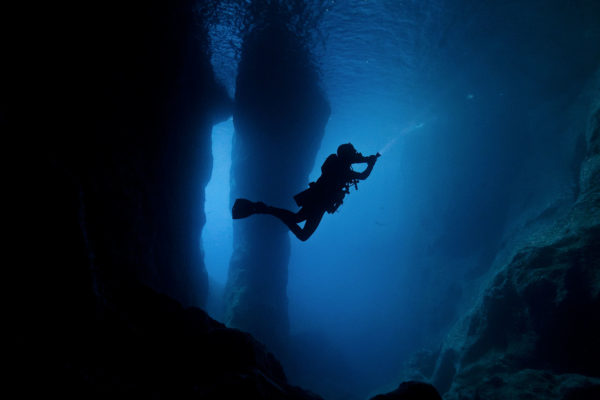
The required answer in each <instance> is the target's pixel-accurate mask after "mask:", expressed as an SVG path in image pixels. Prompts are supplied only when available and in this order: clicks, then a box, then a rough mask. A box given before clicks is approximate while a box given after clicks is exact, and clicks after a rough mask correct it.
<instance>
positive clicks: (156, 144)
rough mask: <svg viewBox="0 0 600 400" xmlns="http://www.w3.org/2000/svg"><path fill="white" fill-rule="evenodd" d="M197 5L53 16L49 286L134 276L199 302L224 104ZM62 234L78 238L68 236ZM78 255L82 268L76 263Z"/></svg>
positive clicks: (46, 163)
mask: <svg viewBox="0 0 600 400" xmlns="http://www.w3.org/2000/svg"><path fill="white" fill-rule="evenodd" d="M193 4H194V3H193V2H192V1H187V2H181V3H178V4H177V5H165V4H162V3H159V2H149V3H144V4H139V5H135V4H131V5H127V6H123V5H120V4H119V5H117V4H116V3H115V4H112V3H110V2H108V3H103V4H102V5H96V6H94V7H93V8H91V7H90V8H89V9H88V8H87V7H85V6H82V7H81V9H79V10H73V12H76V13H79V14H78V15H79V17H78V18H73V19H69V20H62V19H60V17H57V18H58V19H57V22H56V24H57V25H60V24H61V21H62V24H63V25H62V28H63V29H64V32H63V31H60V30H56V29H55V30H52V35H56V37H52V38H49V39H48V42H51V43H52V44H54V48H51V49H48V50H47V51H48V55H52V58H51V60H52V61H51V63H53V65H51V66H50V67H49V69H48V70H42V71H40V77H39V79H40V81H43V82H42V84H43V90H41V91H40V96H39V97H38V98H37V100H38V101H39V102H40V108H41V110H40V111H39V112H40V113H41V117H40V120H42V119H43V120H44V122H43V123H42V124H40V127H41V128H42V129H43V130H42V131H41V132H43V135H41V146H40V148H41V149H42V151H43V154H42V157H43V158H42V160H43V162H42V164H43V165H41V166H40V168H39V171H38V175H37V177H36V179H35V182H36V185H39V186H38V187H37V189H38V190H39V193H43V194H44V196H43V200H42V201H41V204H40V205H38V207H37V208H36V212H37V211H38V210H40V208H41V210H40V214H42V216H41V219H40V220H39V222H38V224H37V225H38V226H39V227H40V231H38V234H39V235H40V237H43V238H44V240H43V242H44V243H42V247H43V249H44V252H46V257H45V261H44V263H45V264H46V265H47V268H48V270H52V272H53V274H55V275H53V276H51V282H57V283H58V284H59V286H58V287H57V288H56V290H59V291H62V290H64V288H61V287H60V285H62V284H63V282H70V281H71V279H72V277H73V276H75V275H76V274H78V273H81V270H82V269H87V271H86V273H87V274H88V275H90V279H92V280H93V281H94V282H95V285H96V287H95V290H102V288H101V287H102V286H103V285H105V284H107V283H109V282H110V284H118V283H119V282H121V281H123V280H129V281H137V282H141V283H144V284H146V285H148V286H150V287H152V288H154V289H156V290H158V291H160V292H163V293H166V294H168V295H170V296H171V297H173V298H175V299H177V300H179V301H181V302H183V303H184V304H194V305H202V304H203V303H204V299H205V297H206V292H207V277H206V271H205V269H204V265H203V260H202V254H201V250H200V245H199V243H200V233H201V229H202V226H203V224H204V211H203V202H204V186H205V185H206V183H207V181H208V178H209V176H210V168H211V164H212V157H211V153H210V152H211V148H210V131H211V127H212V124H213V123H215V122H217V121H218V120H219V119H222V118H225V117H227V115H228V114H230V112H231V107H230V105H229V103H230V100H228V98H227V96H226V94H225V92H224V90H223V89H222V88H221V87H219V86H218V85H217V84H216V82H215V80H214V78H213V72H212V68H211V66H210V63H209V56H208V54H207V52H206V47H205V43H203V40H204V39H202V37H203V35H204V32H203V29H204V28H203V27H202V24H201V23H198V22H197V21H195V20H194V14H193V12H192V10H193ZM66 11H67V10H65V12H66ZM59 13H60V12H59ZM65 15H66V14H65ZM48 45H49V46H50V43H48ZM38 115H39V114H38ZM38 121H39V120H38ZM40 127H38V126H32V127H31V128H30V130H31V131H34V130H35V131H36V132H40ZM66 232H69V234H70V235H73V236H79V237H80V238H79V239H78V240H77V241H75V240H65V239H64V237H63V236H64V235H65V234H66ZM76 251H77V252H81V253H82V254H84V255H85V256H84V257H85V259H86V261H85V262H84V263H80V262H79V261H81V260H78V261H77V263H75V264H76V265H71V264H70V262H68V261H67V260H68V258H69V257H70V255H72V254H74V253H75V252H76ZM57 266H60V267H57Z"/></svg>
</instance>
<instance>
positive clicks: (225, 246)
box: [202, 118, 234, 320]
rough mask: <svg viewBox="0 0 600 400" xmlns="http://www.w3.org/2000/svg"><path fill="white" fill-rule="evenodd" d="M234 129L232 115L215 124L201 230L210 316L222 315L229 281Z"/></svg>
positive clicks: (231, 238) (231, 237)
mask: <svg viewBox="0 0 600 400" xmlns="http://www.w3.org/2000/svg"><path fill="white" fill-rule="evenodd" d="M233 132H234V129H233V119H232V118H229V119H228V120H226V121H224V122H221V123H219V124H217V125H215V126H214V127H213V130H212V156H213V167H212V173H211V177H210V181H209V182H208V185H207V186H206V189H205V190H206V192H205V193H206V198H205V205H204V211H205V214H206V224H205V225H204V229H203V231H202V247H203V249H204V263H205V265H206V270H207V272H208V277H209V298H208V304H207V309H208V312H209V313H210V314H211V316H212V317H213V318H215V319H218V320H221V319H222V297H223V288H224V286H225V282H226V281H227V271H228V269H229V259H230V258H231V252H232V248H233V226H232V219H231V208H230V206H229V191H230V185H229V175H230V170H231V146H232V141H233Z"/></svg>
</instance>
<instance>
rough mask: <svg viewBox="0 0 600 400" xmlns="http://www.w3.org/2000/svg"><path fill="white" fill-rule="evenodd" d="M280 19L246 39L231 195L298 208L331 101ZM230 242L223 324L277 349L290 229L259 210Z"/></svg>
mask: <svg viewBox="0 0 600 400" xmlns="http://www.w3.org/2000/svg"><path fill="white" fill-rule="evenodd" d="M280 18H282V16H281V15H279V14H275V16H274V17H273V16H272V15H271V16H270V17H269V18H268V19H266V20H264V21H263V25H262V26H259V27H257V28H255V29H254V30H253V31H251V32H250V33H249V34H248V35H247V36H246V37H245V38H244V43H243V46H242V54H241V60H240V64H239V67H238V77H237V85H236V93H235V111H234V115H233V120H234V126H235V130H236V134H235V141H234V148H233V155H232V175H231V198H232V200H234V199H235V198H238V197H244V198H248V199H251V200H254V201H258V200H260V201H264V202H265V203H267V204H270V205H274V206H277V207H284V208H288V209H294V207H295V204H294V203H293V195H294V194H296V193H298V192H300V191H301V190H303V189H304V188H305V187H306V184H307V181H308V173H309V172H310V170H311V168H312V166H313V163H314V159H315V156H316V152H317V150H318V148H319V144H320V141H321V138H322V136H323V131H324V127H325V123H326V122H327V119H328V117H329V106H328V103H327V101H326V100H325V98H324V97H323V94H322V92H321V90H320V87H319V80H318V74H317V71H316V68H315V66H314V65H313V63H312V61H311V57H310V54H309V50H308V48H307V47H306V45H305V43H303V42H302V41H301V40H300V39H299V38H298V36H296V35H295V33H294V32H292V31H291V30H290V29H289V28H288V27H287V26H286V24H285V21H282V20H281V19H280ZM233 240H234V252H233V256H232V259H231V264H230V270H229V279H228V283H227V288H226V308H227V311H226V317H225V321H226V323H227V325H230V326H233V327H236V328H240V329H243V330H246V331H249V332H250V333H252V334H253V335H255V336H256V337H257V338H258V339H259V340H261V341H264V342H265V343H266V344H267V345H268V346H269V348H271V349H273V351H275V352H276V353H277V352H280V351H281V350H282V349H283V347H284V343H285V340H286V337H287V334H288V310H287V294H286V289H287V264H288V260H289V254H290V242H289V236H288V231H287V228H286V227H285V226H284V225H283V224H282V223H281V222H280V221H278V220H276V219H274V218H272V217H268V216H263V215H257V216H253V217H251V218H247V219H245V220H240V221H235V224H234V239H233Z"/></svg>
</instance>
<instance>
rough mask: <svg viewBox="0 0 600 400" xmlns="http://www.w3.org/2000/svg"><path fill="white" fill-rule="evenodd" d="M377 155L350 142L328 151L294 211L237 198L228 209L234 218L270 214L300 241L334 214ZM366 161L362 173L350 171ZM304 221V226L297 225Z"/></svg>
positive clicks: (366, 174) (365, 177) (295, 197)
mask: <svg viewBox="0 0 600 400" xmlns="http://www.w3.org/2000/svg"><path fill="white" fill-rule="evenodd" d="M379 156H380V154H379V153H377V154H375V155H372V156H367V157H365V156H363V155H362V154H361V153H359V152H357V151H356V149H355V148H354V146H353V145H352V144H351V143H346V144H342V145H340V146H339V147H338V149H337V154H330V155H329V157H327V159H326V160H325V162H324V163H323V165H322V166H321V176H320V177H319V179H317V181H316V182H311V183H310V184H309V188H308V189H306V190H304V191H303V192H300V193H298V194H297V195H295V196H294V200H296V204H298V206H299V207H300V210H299V211H298V212H296V213H294V212H292V211H289V210H285V209H283V208H277V207H271V206H268V205H266V204H265V203H263V202H260V201H258V202H253V201H250V200H247V199H237V200H236V201H235V203H234V205H233V209H232V210H231V215H232V217H233V219H240V218H246V217H249V216H251V215H253V214H269V215H272V216H274V217H277V218H279V219H280V220H281V221H282V222H283V223H284V224H285V225H287V227H288V228H289V229H290V231H292V233H293V234H294V235H296V237H297V238H298V239H300V240H302V241H305V240H307V239H308V238H309V237H310V236H311V235H312V234H313V233H314V232H315V230H316V229H317V227H318V226H319V223H320V222H321V219H322V218H323V215H324V214H325V212H326V211H327V212H328V213H330V214H333V213H334V212H335V211H336V210H337V209H338V207H339V206H340V205H341V204H342V202H343V199H344V196H345V195H346V194H348V193H350V185H354V187H355V188H356V189H358V186H357V182H358V181H359V180H364V179H367V178H368V177H369V175H370V174H371V171H372V170H373V166H374V165H375V162H376V161H377V158H378V157H379ZM360 163H366V164H367V168H366V169H365V170H364V171H363V172H356V171H353V170H352V164H360ZM302 221H306V223H305V224H304V227H303V228H301V227H300V226H299V225H298V224H299V223H300V222H302Z"/></svg>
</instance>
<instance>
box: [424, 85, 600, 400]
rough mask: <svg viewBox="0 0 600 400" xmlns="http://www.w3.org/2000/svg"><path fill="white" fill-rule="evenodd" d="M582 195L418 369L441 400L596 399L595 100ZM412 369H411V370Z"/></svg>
mask: <svg viewBox="0 0 600 400" xmlns="http://www.w3.org/2000/svg"><path fill="white" fill-rule="evenodd" d="M597 87H598V86H596V87H595V89H594V93H593V95H592V99H593V100H592V105H591V113H590V119H589V122H588V125H587V130H586V133H585V141H586V153H585V157H584V159H583V162H582V164H581V169H580V170H581V172H580V181H579V193H578V196H577V199H576V201H575V202H574V203H573V204H572V206H571V207H570V210H569V211H568V212H566V213H564V214H562V215H561V216H560V218H558V219H557V220H556V221H555V223H554V224H553V225H552V226H550V227H546V228H545V229H543V230H541V231H539V232H536V233H535V235H533V236H531V237H530V244H529V245H528V246H526V247H522V248H521V249H520V250H519V251H517V252H516V255H515V256H514V257H513V258H512V260H511V261H510V262H508V263H507V264H506V265H504V266H503V267H502V268H501V269H500V270H499V271H497V273H496V274H495V275H494V276H493V277H492V278H491V279H490V281H489V283H488V284H487V287H486V288H485V290H484V291H483V293H482V295H481V297H480V298H479V301H478V303H477V304H476V305H475V306H474V308H473V309H472V311H471V312H470V313H469V314H468V315H467V316H465V317H464V318H463V319H462V320H460V321H459V322H458V323H457V324H456V325H455V327H454V328H453V329H452V330H451V332H450V334H449V335H448V336H447V338H446V340H445V341H444V344H443V345H442V348H441V349H440V351H439V353H437V354H436V353H433V354H432V353H421V355H420V356H419V357H417V358H415V360H414V364H415V365H418V368H417V369H418V370H420V371H419V373H418V374H417V375H416V376H420V377H422V378H425V379H427V378H429V379H431V381H432V383H433V384H434V385H435V386H436V388H437V389H439V390H440V392H442V393H443V394H444V398H445V399H478V398H484V399H505V398H514V399H546V398H548V399H570V398H582V399H594V398H597V396H598V393H599V390H600V368H599V364H598V362H597V360H598V359H600V341H598V337H600V313H598V310H599V309H600V246H598V243H600V175H599V174H600V168H599V164H598V156H599V154H600V153H599V147H600V101H599V100H600V96H599V95H598V89H597ZM413 367H414V365H413Z"/></svg>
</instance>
